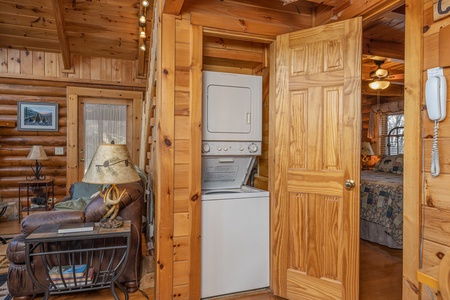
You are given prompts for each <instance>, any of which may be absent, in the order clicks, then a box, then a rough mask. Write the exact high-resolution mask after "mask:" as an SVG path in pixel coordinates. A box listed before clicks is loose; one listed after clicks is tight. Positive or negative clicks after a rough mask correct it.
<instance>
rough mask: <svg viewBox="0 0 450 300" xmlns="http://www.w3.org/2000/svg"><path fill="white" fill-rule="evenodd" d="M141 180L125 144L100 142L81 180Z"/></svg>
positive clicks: (115, 181) (95, 181) (125, 181)
mask: <svg viewBox="0 0 450 300" xmlns="http://www.w3.org/2000/svg"><path fill="white" fill-rule="evenodd" d="M139 180H141V179H140V177H139V174H138V172H137V171H136V169H135V166H134V163H133V160H132V159H131V156H130V153H129V152H128V148H127V146H126V145H119V144H100V145H99V146H98V148H97V150H96V151H95V153H94V157H92V160H91V163H90V164H89V168H88V169H87V171H86V174H84V177H83V182H87V183H95V184H121V183H130V182H136V181H139Z"/></svg>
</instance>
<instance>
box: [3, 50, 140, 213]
mask: <svg viewBox="0 0 450 300" xmlns="http://www.w3.org/2000/svg"><path fill="white" fill-rule="evenodd" d="M73 60H74V63H73V66H74V70H73V72H72V73H63V72H61V70H62V69H63V64H62V59H61V56H60V55H59V54H55V53H43V52H32V51H19V50H11V49H0V125H1V126H0V195H1V197H2V198H3V201H17V200H18V186H17V182H18V181H22V180H25V179H26V177H27V176H30V177H31V176H32V175H33V171H32V169H31V164H32V163H33V162H32V161H29V160H26V157H27V155H28V153H29V151H30V149H31V147H32V146H33V145H42V146H43V147H44V150H45V152H46V154H47V156H48V157H49V159H48V160H46V161H42V165H43V169H42V172H41V173H42V175H44V176H47V177H53V178H54V179H55V200H56V201H59V200H60V199H61V198H63V197H64V196H65V195H66V150H67V102H66V88H67V86H69V85H70V86H83V87H107V88H116V89H118V88H120V89H133V90H142V91H144V89H145V81H144V80H143V79H139V78H137V76H136V74H137V69H136V68H137V64H136V63H135V62H134V61H122V60H113V59H103V58H95V57H90V58H83V57H77V56H74V57H73ZM19 101H26V102H48V103H57V104H58V131H57V132H45V131H19V130H18V129H17V102H19ZM55 147H63V148H64V155H55ZM21 196H22V197H25V196H26V191H24V190H23V189H22V195H21ZM22 197H21V198H22ZM22 199H23V198H22ZM24 205H26V201H25V202H24V201H22V206H24Z"/></svg>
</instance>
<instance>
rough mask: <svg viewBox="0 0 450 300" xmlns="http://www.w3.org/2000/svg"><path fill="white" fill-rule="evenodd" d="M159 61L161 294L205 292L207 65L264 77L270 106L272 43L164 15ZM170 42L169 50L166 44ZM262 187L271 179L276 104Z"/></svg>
mask: <svg viewBox="0 0 450 300" xmlns="http://www.w3.org/2000/svg"><path fill="white" fill-rule="evenodd" d="M159 25H160V26H161V30H160V37H161V39H160V40H159V42H160V44H161V45H160V47H161V48H159V51H158V55H157V57H158V62H157V75H156V78H157V80H156V81H157V93H156V107H155V112H156V113H155V126H154V130H153V133H152V141H155V142H154V143H153V144H152V148H153V151H151V153H152V162H151V169H152V175H153V176H152V178H153V181H154V187H155V214H156V216H155V218H156V224H157V226H159V227H158V229H157V236H155V238H156V243H155V244H156V261H157V264H158V265H157V267H156V282H155V287H156V288H155V291H156V299H186V300H187V299H199V297H200V252H201V250H200V238H201V237H200V230H201V227H200V226H201V206H200V201H201V139H202V137H201V130H202V75H201V71H202V70H213V71H222V72H234V73H242V74H258V75H262V76H263V82H264V93H263V95H264V103H263V106H264V107H265V109H266V110H267V109H268V94H269V93H268V79H269V72H268V68H266V65H267V59H266V57H267V54H266V51H267V49H266V48H267V47H266V46H265V45H263V44H261V43H254V42H248V41H247V42H245V41H242V40H240V41H239V40H233V39H229V38H228V39H227V38H222V37H218V36H203V32H202V27H201V26H198V25H193V24H191V20H190V15H189V14H184V15H183V16H182V17H174V16H170V15H165V14H164V15H163V17H162V18H161V23H160V24H159ZM161 49H165V50H161ZM264 122H265V124H264V125H263V128H264V129H263V132H264V133H263V135H264V138H263V139H264V142H263V156H262V157H261V158H260V168H259V176H258V178H259V179H258V182H257V184H258V186H260V187H264V186H267V172H268V171H267V170H268V167H267V164H268V162H267V149H268V147H267V142H268V141H267V138H268V111H264Z"/></svg>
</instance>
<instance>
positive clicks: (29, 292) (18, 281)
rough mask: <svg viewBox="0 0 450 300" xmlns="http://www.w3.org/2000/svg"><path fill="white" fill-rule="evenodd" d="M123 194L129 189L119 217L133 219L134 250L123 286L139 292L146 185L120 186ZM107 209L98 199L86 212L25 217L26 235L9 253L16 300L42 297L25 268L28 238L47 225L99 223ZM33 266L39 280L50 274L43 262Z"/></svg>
mask: <svg viewBox="0 0 450 300" xmlns="http://www.w3.org/2000/svg"><path fill="white" fill-rule="evenodd" d="M118 188H119V190H120V191H122V190H123V189H126V191H127V194H126V195H125V196H124V197H123V199H122V200H121V202H120V211H119V214H118V216H120V217H122V218H123V220H131V224H132V226H131V227H132V231H131V248H130V251H129V256H128V260H127V264H126V266H125V270H124V271H123V273H122V275H121V277H120V278H119V282H121V283H123V284H124V285H125V287H126V288H127V290H128V292H130V293H132V292H135V291H137V289H138V287H139V280H140V273H141V272H140V257H141V253H140V249H141V246H140V245H141V232H142V230H141V227H142V210H143V203H144V187H143V185H142V183H140V182H137V183H130V184H123V185H118ZM105 212H106V210H105V207H104V204H103V199H102V198H101V197H100V196H97V197H95V198H94V199H93V200H91V202H90V203H89V204H88V205H87V206H86V207H85V209H84V211H82V210H59V211H48V212H44V213H36V214H32V215H29V216H27V217H25V218H24V219H23V220H22V223H21V230H22V234H20V235H17V236H16V237H14V239H12V240H11V241H10V242H9V244H8V248H7V251H6V255H7V258H8V260H9V261H10V262H11V264H10V266H9V269H8V290H9V293H10V295H11V296H13V297H14V299H16V300H17V299H31V298H32V296H33V295H36V294H42V293H43V291H42V290H40V289H39V288H38V287H37V286H36V285H35V284H34V283H33V282H32V280H31V277H30V276H29V274H28V271H27V268H26V265H25V238H26V237H27V235H29V234H30V233H32V232H33V231H34V230H35V229H36V228H38V227H39V226H41V225H43V224H66V223H84V222H98V221H100V220H101V219H102V217H103V215H104V214H105ZM32 267H33V268H34V270H35V273H36V277H37V278H38V279H43V280H45V277H46V274H45V272H44V268H43V266H42V261H41V260H40V259H36V260H33V265H32Z"/></svg>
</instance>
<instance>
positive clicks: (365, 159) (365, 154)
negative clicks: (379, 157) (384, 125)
mask: <svg viewBox="0 0 450 300" xmlns="http://www.w3.org/2000/svg"><path fill="white" fill-rule="evenodd" d="M372 155H375V153H374V152H373V149H372V146H371V145H370V142H362V143H361V161H362V163H363V170H366V169H367V164H368V163H369V160H370V156H372Z"/></svg>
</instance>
